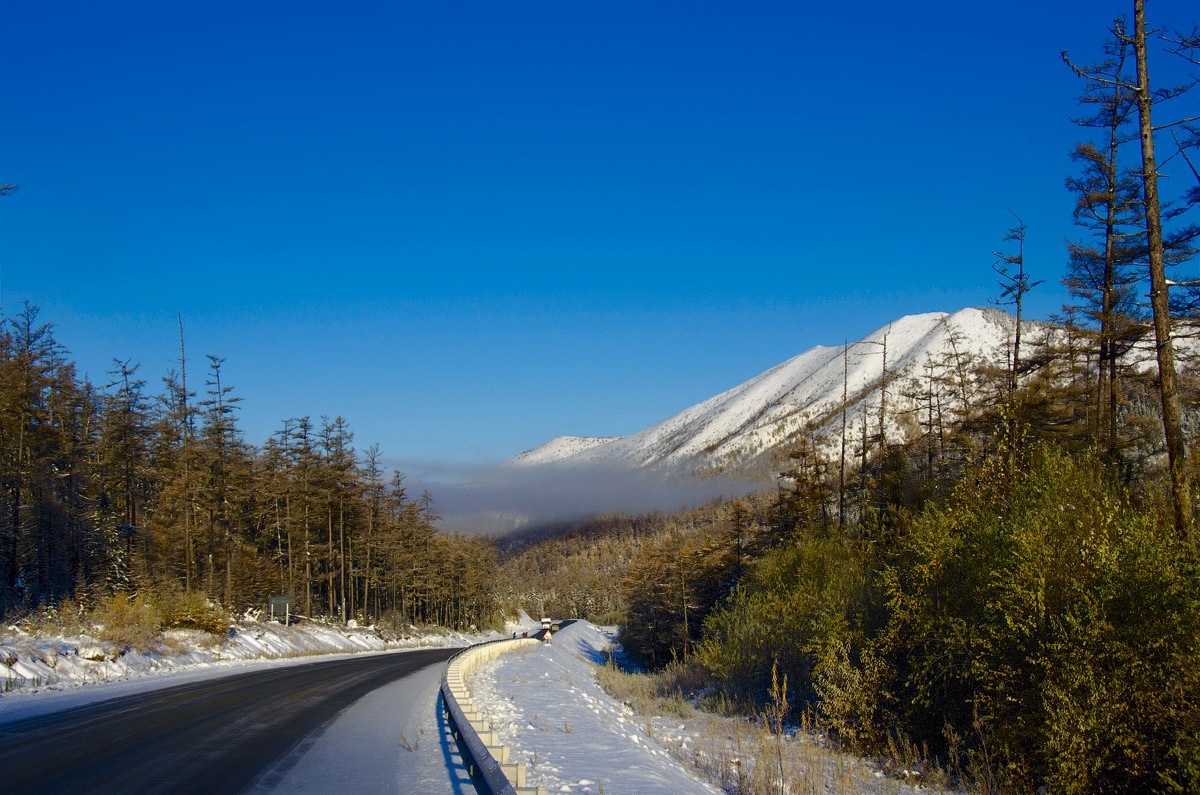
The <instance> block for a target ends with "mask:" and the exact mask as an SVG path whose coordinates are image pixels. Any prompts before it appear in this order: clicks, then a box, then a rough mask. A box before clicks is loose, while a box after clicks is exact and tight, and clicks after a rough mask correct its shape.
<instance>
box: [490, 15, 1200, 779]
mask: <svg viewBox="0 0 1200 795" xmlns="http://www.w3.org/2000/svg"><path fill="white" fill-rule="evenodd" d="M1135 11H1136V14H1135V19H1134V21H1133V23H1132V24H1127V23H1126V22H1125V21H1124V20H1117V21H1116V22H1115V23H1114V24H1113V26H1112V28H1111V31H1110V33H1111V38H1110V40H1109V41H1108V42H1106V44H1105V46H1104V48H1103V57H1102V59H1101V60H1100V61H1099V62H1098V63H1097V64H1095V65H1092V66H1080V65H1077V64H1075V63H1074V62H1072V61H1071V60H1070V57H1069V56H1068V55H1067V54H1065V53H1064V59H1066V60H1067V61H1068V64H1069V65H1070V66H1071V67H1072V68H1073V69H1075V71H1076V74H1077V75H1078V76H1079V77H1080V79H1081V81H1082V86H1083V92H1082V94H1081V96H1080V109H1079V118H1078V120H1077V121H1078V123H1079V124H1080V126H1081V128H1082V135H1081V138H1082V140H1081V142H1080V144H1079V145H1078V147H1077V148H1076V149H1075V150H1074V151H1073V152H1072V153H1071V172H1070V174H1069V176H1068V179H1067V184H1068V187H1070V188H1071V190H1072V191H1073V192H1074V194H1075V196H1076V200H1077V202H1076V207H1075V213H1074V220H1075V222H1076V225H1077V234H1078V236H1077V237H1076V238H1074V239H1072V240H1071V241H1070V242H1069V244H1068V247H1067V268H1066V273H1065V275H1064V276H1063V277H1062V278H1063V281H1064V283H1065V284H1066V286H1067V287H1068V288H1069V290H1070V292H1071V295H1072V302H1071V303H1070V305H1068V306H1065V307H1064V308H1063V312H1062V313H1061V315H1060V316H1059V317H1058V318H1056V319H1055V321H1056V323H1057V331H1056V332H1055V333H1052V334H1046V335H1040V336H1038V337H1036V338H1035V337H1031V336H1029V335H1025V336H1024V337H1023V332H1025V331H1027V330H1028V326H1027V325H1026V324H1025V323H1024V322H1022V321H1023V320H1025V318H1023V316H1022V310H1023V301H1024V299H1025V297H1026V296H1027V294H1028V293H1029V291H1031V290H1033V289H1036V288H1037V286H1038V285H1039V284H1040V283H1041V281H1042V279H1044V278H1045V277H1047V276H1049V274H1048V273H1047V271H1046V266H1045V265H1044V264H1041V265H1039V266H1037V268H1035V267H1034V266H1033V265H1032V263H1028V262H1026V261H1025V257H1024V240H1025V227H1024V224H1023V222H1022V221H1021V220H1020V218H1019V216H1016V214H1014V215H1015V216H1016V217H1015V218H1014V220H1015V223H1014V225H1013V226H1012V227H1011V228H1010V229H1009V230H1008V231H1007V233H1003V234H1001V235H999V236H998V240H999V244H998V247H997V251H996V252H994V254H993V256H994V257H995V260H994V262H995V264H994V268H995V270H996V273H997V275H998V293H997V296H996V301H997V303H1000V304H1002V305H1005V306H1007V307H1008V308H1011V309H1012V310H1013V314H1014V315H1015V321H1016V322H1014V324H1013V334H1012V335H1011V336H1010V338H1009V339H1008V340H1007V350H1006V355H1005V356H1004V357H1003V358H1002V361H1003V362H1004V365H1003V366H1000V367H997V366H994V365H988V364H986V363H983V365H982V366H981V365H980V363H979V362H974V363H972V364H971V366H970V367H963V366H955V367H947V366H944V365H942V364H939V362H937V361H934V360H930V361H929V362H927V363H926V368H925V370H924V373H925V376H924V377H923V378H908V379H905V380H903V381H901V380H889V379H887V378H886V377H885V378H883V379H881V382H880V384H879V385H878V386H877V388H876V391H875V394H874V395H873V396H871V397H869V398H867V400H868V401H869V403H868V405H869V407H870V408H871V410H869V411H862V412H860V413H859V414H858V415H857V417H856V418H855V419H853V420H852V421H849V422H848V421H847V416H848V412H847V411H846V406H845V405H844V404H843V405H842V406H840V407H837V408H836V409H835V411H834V412H833V417H832V422H830V421H829V419H830V418H829V417H828V416H826V417H825V418H824V419H825V422H824V425H823V427H821V428H816V427H814V428H812V429H811V431H810V432H807V433H806V432H801V433H799V434H797V435H796V437H795V438H793V440H792V445H791V448H790V449H791V453H790V458H789V460H788V464H787V466H786V467H784V468H783V469H784V471H782V472H780V473H779V487H778V489H777V490H776V492H775V493H774V494H773V495H766V496H763V497H761V498H755V499H752V500H734V501H730V502H723V503H714V504H711V505H709V506H705V507H704V508H703V509H699V510H694V511H690V512H687V513H681V514H676V515H667V516H648V517H638V518H624V519H621V518H610V519H608V520H606V521H605V522H602V523H593V524H592V525H590V526H588V527H583V528H580V529H578V530H576V531H574V532H572V533H569V534H567V535H566V536H562V537H559V538H548V539H543V540H541V541H539V542H537V543H534V544H532V545H530V546H528V547H526V548H523V549H521V550H519V551H518V552H516V554H515V557H513V558H511V559H508V560H505V562H504V563H503V564H502V571H503V572H506V573H509V574H510V577H511V580H510V582H511V583H512V584H510V585H509V589H510V597H511V598H516V599H517V600H518V601H520V602H521V603H523V604H526V605H534V606H536V607H540V606H543V605H545V606H547V609H549V610H556V609H561V610H572V609H575V610H582V611H584V612H585V613H586V612H587V611H588V610H589V609H590V610H591V611H592V615H593V616H594V617H595V618H597V619H598V620H604V618H605V617H606V616H608V615H611V614H612V613H613V611H618V615H619V617H620V621H619V623H621V624H622V633H621V638H622V641H623V644H624V646H625V649H626V651H627V652H629V654H630V655H631V656H632V658H633V659H634V660H635V661H636V662H637V663H638V664H640V665H641V666H644V667H645V668H647V669H649V670H650V671H659V672H661V673H660V674H658V676H657V679H656V682H657V686H658V687H659V689H660V692H670V691H671V690H673V689H680V688H686V689H689V690H690V694H691V695H693V696H695V697H696V698H698V699H699V700H700V702H701V703H702V704H705V705H707V706H708V707H709V708H710V709H714V710H718V711H732V712H750V713H754V714H759V715H765V714H766V711H765V710H766V707H764V704H765V702H767V701H772V702H773V704H772V707H771V709H772V710H774V711H773V712H772V715H773V716H774V717H773V719H777V718H778V716H779V712H778V710H779V709H780V704H779V702H778V699H773V698H771V692H772V691H773V690H775V691H776V693H777V692H778V691H777V690H776V687H777V685H778V684H779V683H783V684H782V686H783V687H785V688H786V714H787V715H788V716H790V718H789V719H790V720H792V721H794V722H799V721H800V720H801V718H805V719H808V720H809V721H811V722H812V723H814V724H815V725H817V726H820V727H821V728H822V729H824V730H825V731H827V732H828V733H829V736H831V737H834V738H836V739H837V740H838V741H839V742H841V743H843V744H844V745H846V746H848V747H850V748H853V749H856V750H860V751H863V752H867V753H871V754H880V755H884V756H890V757H893V758H899V759H904V760H913V759H918V758H921V759H925V760H926V761H927V762H932V763H934V764H936V765H937V766H938V767H939V768H941V769H942V770H945V771H948V773H949V774H950V775H951V776H953V777H957V778H958V780H960V781H961V782H963V783H966V784H968V785H970V786H971V787H973V788H974V789H976V790H978V791H980V792H986V793H1008V792H1013V793H1016V792H1033V791H1038V792H1046V791H1048V792H1065V793H1090V792H1125V793H1141V792H1197V791H1200V555H1198V553H1197V539H1196V528H1195V523H1194V510H1193V507H1192V503H1193V499H1194V487H1193V483H1194V481H1195V475H1196V466H1197V454H1196V449H1197V443H1198V442H1200V423H1198V422H1197V406H1198V405H1200V394H1198V392H1197V373H1196V371H1195V368H1194V365H1192V364H1190V363H1188V362H1186V361H1184V359H1182V358H1178V357H1177V356H1176V354H1177V352H1178V347H1177V343H1178V341H1179V340H1180V339H1182V338H1184V337H1186V336H1188V335H1189V331H1188V329H1189V328H1191V327H1192V323H1193V322H1194V320H1195V309H1196V306H1197V301H1196V299H1195V294H1194V292H1191V291H1193V290H1194V287H1195V284H1196V283H1195V282H1192V281H1188V280H1186V279H1183V278H1177V279H1174V280H1169V279H1167V277H1166V273H1167V270H1166V269H1167V268H1168V267H1171V266H1178V265H1181V264H1184V263H1188V262H1190V261H1191V260H1192V258H1193V257H1194V255H1195V254H1196V241H1197V240H1198V239H1200V225H1198V224H1197V223H1196V222H1195V221H1194V212H1195V210H1196V204H1197V202H1198V201H1200V173H1198V172H1197V171H1196V169H1195V167H1194V166H1193V167H1192V169H1191V171H1190V176H1189V177H1188V178H1187V179H1185V180H1184V183H1183V184H1181V183H1180V182H1179V181H1175V182H1174V191H1173V198H1174V201H1173V202H1167V200H1166V197H1165V196H1162V195H1160V194H1159V191H1158V185H1157V180H1158V176H1159V174H1158V171H1157V166H1156V160H1155V151H1154V145H1155V140H1156V136H1155V135H1154V134H1153V131H1154V130H1161V129H1166V128H1168V127H1173V126H1174V127H1176V135H1174V136H1173V137H1165V136H1163V137H1162V138H1161V140H1163V141H1169V142H1171V143H1170V144H1169V149H1168V152H1167V153H1166V154H1164V155H1163V157H1164V158H1166V157H1170V158H1173V159H1175V161H1176V162H1177V163H1180V162H1182V163H1183V164H1185V167H1184V168H1183V173H1185V174H1186V173H1188V169H1187V167H1186V164H1190V163H1194V160H1193V159H1191V155H1192V154H1194V149H1195V147H1197V146H1198V145H1200V135H1197V130H1196V129H1195V127H1194V125H1193V126H1191V127H1189V126H1188V124H1189V123H1194V119H1186V118H1185V119H1184V120H1183V121H1182V122H1180V121H1178V116H1176V117H1173V118H1172V119H1171V120H1165V119H1164V120H1163V121H1162V122H1160V123H1152V122H1151V120H1150V116H1151V109H1152V108H1153V109H1156V110H1157V111H1161V110H1162V108H1161V107H1160V105H1166V106H1167V107H1170V106H1169V105H1167V103H1168V102H1169V100H1171V99H1174V98H1176V97H1178V96H1182V95H1183V94H1184V92H1185V90H1186V88H1187V86H1181V87H1169V88H1162V89H1154V88H1152V85H1153V84H1152V82H1151V78H1150V75H1149V73H1148V71H1147V66H1146V37H1145V27H1144V19H1143V15H1142V11H1143V9H1142V3H1141V2H1138V3H1135ZM1162 41H1165V42H1166V43H1165V45H1164V46H1165V47H1166V50H1167V53H1165V54H1167V55H1174V56H1177V57H1178V56H1183V57H1185V58H1189V59H1190V61H1191V63H1196V59H1195V57H1194V56H1195V53H1196V48H1197V47H1198V46H1200V39H1198V38H1197V37H1196V36H1195V33H1194V32H1193V33H1192V34H1191V36H1188V35H1187V32H1184V33H1183V34H1179V35H1176V36H1169V35H1168V36H1165V37H1164V39H1163V40H1162ZM1160 54H1164V53H1160ZM1160 124H1161V125H1162V126H1160ZM1189 147H1190V149H1189ZM1189 213H1192V214H1193V215H1192V216H1190V217H1191V218H1192V219H1193V220H1191V221H1189V220H1188V219H1189ZM1169 289H1174V290H1175V292H1174V293H1173V294H1169ZM1189 292H1191V294H1189ZM1147 298H1148V299H1149V301H1148V302H1147V301H1146V299H1147ZM1139 346H1143V347H1144V348H1145V349H1146V350H1148V351H1151V352H1152V356H1153V366H1152V367H1150V368H1149V369H1139V368H1138V367H1134V366H1131V364H1130V361H1131V357H1130V356H1129V355H1128V354H1129V353H1130V352H1131V351H1132V350H1134V349H1136V348H1137V347H1139ZM885 374H886V368H885ZM956 391H957V394H958V397H960V398H964V399H960V400H957V401H956V400H955V399H954V398H955V393H956ZM900 395H904V396H905V397H906V400H905V401H904V403H906V404H907V407H908V408H907V409H906V413H907V417H906V418H905V419H904V422H905V423H906V424H907V430H908V433H906V434H904V435H900V434H895V433H889V420H888V414H887V411H888V406H889V405H891V406H892V407H893V408H894V407H895V406H896V404H897V402H898V401H897V397H898V396H900ZM855 399H856V400H859V401H860V404H859V405H860V406H861V405H862V403H861V396H858V397H856V398H855ZM839 415H840V416H839ZM634 528H637V530H638V532H636V533H635V532H634ZM592 562H602V564H603V565H604V566H605V567H607V569H608V571H610V572H614V573H615V572H618V571H619V572H621V588H620V591H619V593H618V594H617V596H616V598H614V597H612V596H611V595H610V596H608V597H607V598H604V597H605V594H604V593H603V591H602V589H600V588H598V587H597V585H596V584H595V583H593V582H592V581H591V580H590V579H589V577H588V576H587V574H586V572H587V569H588V566H589V564H590V563H592ZM528 569H537V570H539V573H540V577H539V579H538V580H537V581H536V582H532V583H531V582H523V583H521V584H520V585H517V584H516V583H517V582H518V580H517V579H516V577H515V573H516V572H520V571H524V570H528ZM581 573H582V574H581Z"/></svg>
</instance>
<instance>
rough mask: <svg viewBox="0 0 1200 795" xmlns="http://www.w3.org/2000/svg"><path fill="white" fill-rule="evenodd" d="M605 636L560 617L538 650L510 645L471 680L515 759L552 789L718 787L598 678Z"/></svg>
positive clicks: (672, 794) (667, 791)
mask: <svg viewBox="0 0 1200 795" xmlns="http://www.w3.org/2000/svg"><path fill="white" fill-rule="evenodd" d="M609 642H610V637H609V636H608V635H606V634H605V632H604V631H603V630H601V629H600V628H599V627H597V626H596V625H594V624H590V623H588V622H586V621H575V622H571V623H566V622H564V626H563V628H562V631H561V632H559V633H558V634H557V635H555V636H554V639H553V640H552V641H551V642H549V643H545V644H543V645H542V647H541V648H534V649H527V650H520V651H514V652H512V653H509V654H505V655H502V656H501V657H499V658H497V659H496V660H493V661H491V662H489V663H485V664H484V665H482V666H480V668H478V669H477V670H476V671H475V673H474V674H473V675H472V676H471V677H470V678H469V680H468V682H469V686H470V688H471V692H472V694H473V696H474V699H475V703H476V704H477V705H479V706H480V707H481V708H482V709H483V711H484V713H485V714H487V715H488V716H489V718H490V719H491V721H492V724H493V725H494V726H495V727H496V729H497V731H498V733H499V735H500V740H501V741H502V742H503V743H504V744H506V745H508V746H509V747H510V748H511V749H512V761H513V762H524V763H525V764H526V765H527V766H528V771H529V775H528V783H529V784H530V785H533V786H538V785H540V786H544V787H546V789H547V790H549V791H550V792H552V793H553V792H559V793H591V794H592V795H595V794H596V793H599V792H601V788H603V792H604V793H605V795H621V793H631V795H659V794H661V795H677V794H678V793H685V792H686V793H711V795H720V790H718V789H716V788H715V787H713V786H711V785H709V784H707V783H705V782H703V781H701V780H700V779H699V778H697V777H696V776H695V775H694V774H693V773H691V772H690V771H689V770H687V769H686V768H685V767H684V765H683V764H681V763H680V762H678V761H677V760H675V759H674V758H673V757H672V756H671V755H670V753H669V752H668V751H667V750H666V749H664V748H663V747H661V746H660V745H659V744H658V742H657V741H656V740H655V739H654V738H653V737H652V736H651V735H650V734H648V733H647V732H646V731H645V729H644V728H643V726H641V725H639V722H638V719H637V718H635V717H634V715H633V712H632V711H631V710H630V709H629V707H627V706H625V705H624V704H620V703H618V702H617V701H615V700H613V699H612V698H610V697H609V696H608V695H607V694H606V693H604V691H602V690H601V689H600V686H599V685H598V684H597V683H596V677H595V673H594V670H595V663H596V662H599V661H600V660H601V659H602V653H603V650H604V648H605V647H606V646H608V644H609Z"/></svg>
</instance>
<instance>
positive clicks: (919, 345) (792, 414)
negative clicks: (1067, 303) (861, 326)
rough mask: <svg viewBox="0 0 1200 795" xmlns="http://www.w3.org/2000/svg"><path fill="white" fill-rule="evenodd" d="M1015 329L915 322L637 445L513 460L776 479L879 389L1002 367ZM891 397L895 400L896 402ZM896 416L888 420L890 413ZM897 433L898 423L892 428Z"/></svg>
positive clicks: (590, 440) (818, 355) (964, 315)
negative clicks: (955, 370)
mask: <svg viewBox="0 0 1200 795" xmlns="http://www.w3.org/2000/svg"><path fill="white" fill-rule="evenodd" d="M1014 327H1015V321H1014V319H1013V318H1012V316H1010V315H1008V314H1006V313H1004V312H1002V311H1000V310H996V309H963V310H960V311H958V312H955V313H953V314H948V313H946V312H929V313H925V314H919V315H909V316H906V317H903V318H900V319H899V320H896V321H895V322H893V323H890V324H888V325H887V326H885V327H883V328H880V329H878V330H876V331H875V332H873V333H871V334H869V335H867V336H866V337H864V338H863V339H861V340H859V341H858V342H855V343H852V344H849V345H844V346H836V347H828V346H817V347H814V348H811V349H809V350H808V351H806V352H804V353H802V354H800V355H799V356H796V357H794V358H792V359H789V360H788V361H786V362H783V363H782V364H779V365H777V366H775V367H773V368H771V369H770V370H768V371H766V372H765V373H762V374H761V375H758V376H756V377H754V378H752V379H750V380H749V381H747V382H745V383H744V384H741V385H739V386H735V387H733V388H732V389H730V390H728V391H726V392H723V393H721V394H719V395H717V396H715V397H712V398H709V399H708V400H706V401H704V402H702V403H699V404H697V405H695V406H692V407H691V408H688V409H685V410H684V411H681V412H680V413H678V414H676V415H675V416H673V417H670V418H668V419H666V420H664V421H663V422H660V423H658V424H656V425H652V426H650V427H649V428H646V429H644V430H642V431H639V432H638V433H635V434H632V435H630V436H621V437H615V438H596V437H573V436H564V437H559V438H557V439H554V440H552V441H550V442H547V443H546V444H544V445H542V446H541V447H538V448H536V449H534V450H531V451H529V452H526V453H522V454H521V455H519V456H517V457H516V458H514V459H513V460H512V461H511V462H510V465H512V466H515V467H542V466H549V465H556V466H582V465H587V466H598V467H607V468H616V469H626V470H628V469H634V470H636V469H645V468H657V469H663V470H666V471H668V472H674V473H678V474H688V473H691V474H696V473H706V472H707V473H713V472H738V473H743V474H744V473H750V472H753V471H754V470H756V469H763V470H764V471H773V467H772V466H770V464H771V463H772V458H773V456H775V457H777V456H778V453H779V451H780V450H781V449H784V448H786V447H787V446H789V445H791V444H794V442H795V440H796V438H797V437H798V435H799V433H800V432H801V431H802V430H804V429H813V428H815V429H818V430H820V429H821V428H824V427H826V426H828V425H829V423H830V422H832V420H833V419H834V418H835V417H837V418H838V420H839V425H840V417H841V414H842V406H843V398H844V401H845V405H846V414H847V422H853V420H854V419H856V418H859V417H860V416H861V415H862V413H863V412H865V411H870V410H871V408H870V406H871V402H872V400H874V405H875V411H877V410H878V405H879V404H878V395H879V394H881V393H882V391H881V386H882V385H885V384H886V385H887V386H888V390H889V397H888V400H889V403H891V402H893V401H894V402H895V403H896V407H897V408H900V406H899V403H900V401H899V398H898V394H899V392H900V389H899V387H898V386H897V384H898V383H900V382H903V381H905V380H912V379H919V378H920V377H921V376H922V372H923V371H926V372H927V371H929V370H930V369H931V368H936V367H942V368H947V367H952V366H954V362H959V363H962V362H965V361H967V360H969V359H980V358H983V359H996V358H997V357H999V359H1000V360H1001V361H1002V360H1003V357H1004V351H1005V350H1006V346H1007V344H1008V341H1009V339H1010V337H1011V335H1012V331H1013V329H1014ZM893 393H894V394H895V395H896V396H893ZM889 413H890V412H889ZM889 422H890V423H891V424H892V426H893V427H894V428H895V429H896V432H899V428H898V424H897V421H895V420H889Z"/></svg>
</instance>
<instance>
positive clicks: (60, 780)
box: [0, 649, 456, 795]
mask: <svg viewBox="0 0 1200 795" xmlns="http://www.w3.org/2000/svg"><path fill="white" fill-rule="evenodd" d="M455 651H456V649H431V650H421V651H411V652H403V653H393V654H373V655H364V656H361V657H349V658H343V659H338V660H330V661H325V662H319V663H312V664H309V665H300V666H295V667H286V668H268V669H265V670H258V671H253V672H251V673H244V674H235V675H232V676H226V677H222V678H219V679H209V680H204V681H201V682H195V683H191V684H185V685H178V686H174V687H168V688H164V689H161V690H156V691H153V692H148V693H142V694H139V695H133V696H125V697H121V698H115V699H112V700H110V701H103V702H100V703H95V704H90V705H88V706H84V707H78V708H76V709H71V710H67V711H65V712H58V713H54V714H50V715H44V716H40V717H33V718H26V719H24V720H19V721H15V722H11V723H5V724H0V792H4V793H11V794H12V795H15V794H16V793H25V792H53V793H68V792H87V793H95V792H137V793H139V795H142V794H143V793H146V794H148V793H158V792H170V793H173V795H174V794H178V793H192V792H196V793H200V792H203V793H225V792H241V791H243V790H246V789H247V788H249V787H250V786H251V785H253V784H255V782H256V779H259V778H260V777H261V776H263V775H264V774H265V773H267V772H268V771H271V770H272V768H277V767H278V762H279V760H282V759H284V758H285V757H287V756H288V754H289V752H290V751H293V749H294V748H296V747H297V746H299V745H300V744H301V743H302V742H303V741H305V739H306V738H310V737H311V736H312V735H319V734H320V733H321V732H322V731H324V729H325V728H326V727H327V726H329V725H330V724H331V723H332V722H333V721H334V720H335V718H337V717H338V715H339V714H340V713H342V712H343V711H344V710H346V709H347V708H348V707H350V706H351V705H353V704H354V703H355V702H357V701H359V700H360V699H361V698H362V697H363V696H365V695H366V694H368V693H370V692H371V691H373V690H376V689H378V688H381V687H384V686H388V685H390V684H391V683H393V682H396V680H400V679H404V678H406V677H414V675H415V674H418V672H421V671H423V670H425V669H428V668H429V666H438V667H439V670H440V666H441V664H442V663H443V662H444V661H445V660H446V659H447V658H449V657H450V656H451V655H452V654H453V653H454V652H455ZM423 677H424V678H425V679H428V678H429V674H428V671H427V670H425V673H424V674H423ZM414 678H416V677H414ZM292 756H295V754H294V753H293V754H292Z"/></svg>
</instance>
